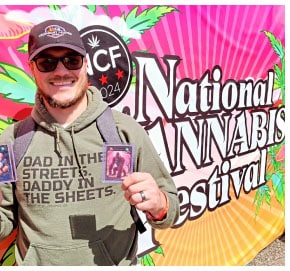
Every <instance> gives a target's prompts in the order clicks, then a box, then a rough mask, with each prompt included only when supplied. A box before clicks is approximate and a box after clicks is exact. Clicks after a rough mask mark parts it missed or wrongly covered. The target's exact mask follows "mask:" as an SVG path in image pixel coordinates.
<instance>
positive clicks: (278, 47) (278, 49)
mask: <svg viewBox="0 0 290 271" xmlns="http://www.w3.org/2000/svg"><path fill="white" fill-rule="evenodd" d="M262 32H264V34H265V35H266V36H267V37H268V39H269V40H270V43H271V45H272V47H273V49H274V51H275V53H276V54H277V55H278V57H279V58H280V59H282V58H284V56H285V51H284V47H283V45H282V43H281V41H280V40H278V39H276V37H275V36H274V34H272V33H271V32H269V31H266V30H264V31H262Z"/></svg>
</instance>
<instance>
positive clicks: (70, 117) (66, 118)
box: [45, 95, 88, 126]
mask: <svg viewBox="0 0 290 271" xmlns="http://www.w3.org/2000/svg"><path fill="white" fill-rule="evenodd" d="M87 104H88V102H87V96H86V95H85V96H84V98H83V99H82V100H81V101H80V102H79V103H77V104H75V105H73V106H70V107H68V108H65V109H62V108H52V107H51V106H49V105H48V104H47V103H45V106H46V108H47V111H48V112H49V113H50V115H51V116H52V117H53V118H54V119H55V120H56V121H57V122H58V123H59V124H61V125H63V126H68V125H69V124H71V123H72V122H74V121H75V120H76V119H77V118H78V117H79V116H80V115H81V114H82V113H83V112H84V111H85V110H86V108H87Z"/></svg>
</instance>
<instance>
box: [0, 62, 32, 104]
mask: <svg viewBox="0 0 290 271" xmlns="http://www.w3.org/2000/svg"><path fill="white" fill-rule="evenodd" d="M0 68H2V70H3V71H4V72H0V94H3V96H4V97H5V98H7V99H11V100H13V101H14V102H17V103H26V104H29V105H33V104H34V97H35V93H36V85H35V82H34V80H33V78H32V77H30V76H29V75H27V74H26V72H25V71H23V70H22V69H20V68H18V67H15V66H13V65H10V64H7V63H3V62H0Z"/></svg>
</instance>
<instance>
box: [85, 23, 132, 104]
mask: <svg viewBox="0 0 290 271" xmlns="http://www.w3.org/2000/svg"><path fill="white" fill-rule="evenodd" d="M80 33H81V37H82V40H83V43H84V45H85V48H86V51H87V59H88V79H89V83H90V85H92V86H95V87H97V88H98V89H99V90H100V91H101V93H102V96H103V99H104V100H105V101H106V102H107V103H108V104H109V105H110V106H114V105H116V104H117V103H119V102H120V101H121V100H122V98H123V97H124V95H125V94H126V93H127V91H128V89H129V87H130V84H131V78H132V59H131V55H130V52H129V50H128V48H127V46H126V44H125V42H124V41H123V40H122V38H121V37H120V36H119V35H118V34H117V33H116V32H114V31H113V30H112V29H110V28H108V27H104V26H100V25H92V26H88V27H86V28H84V29H82V30H81V31H80Z"/></svg>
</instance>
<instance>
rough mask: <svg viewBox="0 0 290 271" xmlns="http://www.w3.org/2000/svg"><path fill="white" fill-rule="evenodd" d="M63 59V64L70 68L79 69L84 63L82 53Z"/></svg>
mask: <svg viewBox="0 0 290 271" xmlns="http://www.w3.org/2000/svg"><path fill="white" fill-rule="evenodd" d="M61 60H62V63H63V65H64V66H65V67H66V68H67V69H68V70H78V69H80V68H81V67H82V65H83V57H82V56H80V55H75V56H67V57H64V58H62V59H61Z"/></svg>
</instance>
